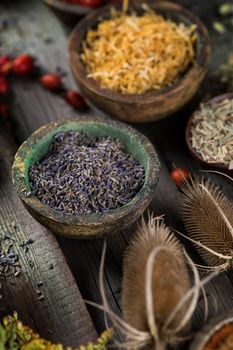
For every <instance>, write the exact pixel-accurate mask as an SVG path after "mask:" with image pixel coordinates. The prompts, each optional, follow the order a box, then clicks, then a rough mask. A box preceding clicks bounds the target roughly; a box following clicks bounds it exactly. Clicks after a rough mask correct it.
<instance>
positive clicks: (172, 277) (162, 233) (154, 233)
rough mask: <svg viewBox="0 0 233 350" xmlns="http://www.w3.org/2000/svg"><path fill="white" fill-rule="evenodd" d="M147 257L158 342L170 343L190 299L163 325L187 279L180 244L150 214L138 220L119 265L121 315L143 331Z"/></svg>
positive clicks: (147, 328) (145, 328)
mask: <svg viewBox="0 0 233 350" xmlns="http://www.w3.org/2000/svg"><path fill="white" fill-rule="evenodd" d="M153 251H154V252H156V255H155V254H153ZM153 255H154V259H153ZM150 259H153V261H152V264H150V266H151V287H152V305H153V308H154V313H153V315H152V317H153V318H154V320H155V323H156V325H157V330H158V337H159V338H160V339H162V341H163V340H164V341H165V342H167V341H168V342H170V340H171V342H172V338H175V337H176V336H178V335H179V333H180V332H177V334H176V332H173V331H174V330H175V329H177V328H179V325H180V324H181V321H182V319H183V318H184V316H185V314H186V312H187V309H188V307H189V304H190V300H188V301H187V302H186V303H184V305H183V306H182V307H181V308H180V309H179V310H178V311H177V313H176V315H175V317H174V318H173V319H172V321H171V322H169V325H167V327H164V326H165V323H166V321H167V320H168V319H169V316H170V315H171V314H172V312H173V311H174V308H175V307H176V306H177V305H178V303H179V302H180V300H181V299H182V297H183V296H184V295H185V294H186V293H187V292H188V290H189V288H190V280H189V275H188V270H187V265H186V258H185V255H184V253H183V250H182V246H181V245H180V243H179V241H178V240H177V239H176V237H175V236H174V234H173V233H172V232H171V230H170V229H169V228H168V227H166V226H165V224H164V222H163V220H161V219H158V218H153V217H150V218H149V221H148V223H146V222H145V221H144V220H143V221H142V224H141V226H140V227H139V229H138V232H137V234H136V236H135V238H133V240H132V242H131V244H130V246H129V248H128V250H127V252H126V254H125V257H124V265H123V271H124V276H123V285H122V308H123V314H124V317H125V319H126V321H127V322H128V323H129V324H130V325H131V326H133V327H134V328H136V329H138V330H140V331H144V332H150V331H151V329H150V325H149V324H148V313H147V302H148V300H147V298H148V293H147V288H146V284H147V276H148V273H147V272H148V263H149V260H150ZM169 338H171V339H169Z"/></svg>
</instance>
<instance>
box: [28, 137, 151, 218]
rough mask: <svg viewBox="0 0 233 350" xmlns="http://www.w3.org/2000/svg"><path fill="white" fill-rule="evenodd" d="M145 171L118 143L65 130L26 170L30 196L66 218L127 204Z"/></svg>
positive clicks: (105, 138)
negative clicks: (62, 213)
mask: <svg viewBox="0 0 233 350" xmlns="http://www.w3.org/2000/svg"><path fill="white" fill-rule="evenodd" d="M144 178H145V171H144V168H143V166H141V165H140V164H139V162H138V161H137V160H135V159H134V158H133V157H132V156H131V155H130V154H127V153H126V152H125V151H124V147H123V145H122V144H121V142H120V141H119V140H114V139H111V138H109V137H102V138H91V137H89V136H87V135H86V134H83V133H79V132H75V131H70V132H66V133H59V134H57V135H56V136H55V137H54V141H53V143H52V145H51V149H50V151H49V152H48V154H47V155H46V156H45V157H44V158H43V159H42V160H41V161H40V162H39V163H37V164H35V165H33V166H32V167H31V168H30V184H31V188H32V190H33V193H35V195H36V196H37V198H38V199H40V200H41V201H42V202H43V203H44V204H47V205H48V206H50V207H51V208H53V209H55V210H57V211H61V212H65V213H68V214H91V213H99V212H105V211H108V210H110V209H115V208H117V207H121V206H123V205H125V204H127V203H128V202H130V201H131V200H132V199H133V197H134V196H135V195H136V193H137V192H138V191H139V190H140V189H141V187H142V186H143V183H144Z"/></svg>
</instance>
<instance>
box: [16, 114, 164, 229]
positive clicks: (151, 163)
mask: <svg viewBox="0 0 233 350" xmlns="http://www.w3.org/2000/svg"><path fill="white" fill-rule="evenodd" d="M80 123H81V124H93V125H96V124H97V123H98V125H100V124H102V125H105V126H107V127H109V128H112V129H114V128H118V129H119V130H120V132H124V133H125V134H126V135H127V136H128V135H129V134H130V135H131V136H133V137H135V139H136V141H137V143H138V144H140V145H141V146H142V147H143V149H144V151H145V152H146V154H147V157H148V176H147V177H146V179H145V182H144V184H143V187H142V188H141V189H140V191H139V192H138V193H137V194H136V195H135V197H134V198H133V199H132V200H131V201H130V202H129V203H127V204H126V205H124V206H122V207H119V208H116V209H112V210H109V211H107V212H102V213H93V214H78V215H73V214H66V213H63V212H59V211H56V210H54V209H52V208H50V207H49V206H47V205H46V204H44V203H42V202H41V201H40V200H39V199H38V198H37V197H36V196H35V195H34V194H32V193H28V188H27V187H26V186H25V181H24V180H25V171H26V170H25V169H26V164H25V162H26V159H27V158H28V156H29V154H31V150H32V147H31V146H33V145H35V144H36V142H37V141H39V140H41V139H42V138H43V137H45V136H46V135H48V134H49V133H50V132H52V131H53V130H56V129H58V128H59V127H61V126H63V125H64V124H70V125H71V126H72V124H80ZM159 170H160V162H159V159H158V155H157V152H156V151H155V149H154V146H153V144H152V143H151V142H150V140H149V139H148V138H147V137H146V136H145V135H143V134H142V133H140V132H139V131H137V130H135V129H134V128H132V127H131V126H128V125H126V124H124V123H121V122H118V121H112V120H104V119H103V118H90V117H89V118H88V119H87V118H86V117H80V118H76V119H69V120H67V119H66V120H60V121H56V122H52V123H49V124H45V125H44V126H42V127H40V128H39V129H38V130H36V131H35V132H34V133H33V134H32V135H31V136H30V137H29V138H28V139H27V140H26V141H25V142H24V143H23V144H22V145H21V146H20V147H19V149H18V151H17V153H16V155H15V157H14V162H13V166H12V178H13V183H14V185H15V187H16V190H17V193H18V195H19V197H20V198H21V200H22V201H23V202H24V203H25V204H26V206H28V207H29V208H32V209H33V210H34V211H36V212H37V213H38V214H40V215H42V216H44V217H47V218H48V219H51V220H53V221H55V222H57V223H60V224H67V225H72V226H81V225H82V226H83V225H85V226H95V227H97V226H102V225H103V224H109V223H112V222H113V221H117V220H119V219H121V218H123V217H125V216H127V215H129V214H130V213H132V211H135V209H137V208H140V207H141V206H142V205H143V203H144V202H146V201H147V199H148V197H149V196H150V194H151V193H154V190H155V186H156V184H157V181H158V177H159Z"/></svg>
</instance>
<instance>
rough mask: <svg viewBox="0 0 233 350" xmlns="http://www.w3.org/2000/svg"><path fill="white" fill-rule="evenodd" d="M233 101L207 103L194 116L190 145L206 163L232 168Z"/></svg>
mask: <svg viewBox="0 0 233 350" xmlns="http://www.w3.org/2000/svg"><path fill="white" fill-rule="evenodd" d="M232 125H233V99H228V98H226V99H224V100H222V101H220V102H215V101H212V102H207V103H203V104H201V105H200V109H199V110H198V111H197V112H196V113H195V114H194V118H193V122H192V126H191V143H192V147H193V149H195V150H196V151H197V152H198V153H199V154H200V156H201V158H202V159H203V160H204V161H205V162H207V163H210V164H211V163H212V164H215V163H223V164H225V165H226V166H227V167H228V169H231V168H232V154H233V128H232Z"/></svg>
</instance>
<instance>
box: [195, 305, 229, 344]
mask: <svg viewBox="0 0 233 350" xmlns="http://www.w3.org/2000/svg"><path fill="white" fill-rule="evenodd" d="M227 325H230V326H231V329H228V331H227V332H226V334H225V336H226V335H230V334H231V333H232V328H233V316H232V311H231V312H229V313H228V316H225V317H223V316H221V317H218V318H217V319H214V320H213V321H212V322H210V323H209V324H207V326H205V327H204V328H203V330H201V331H200V332H199V333H198V334H197V335H196V337H195V338H194V341H193V342H192V344H191V346H190V350H206V349H208V350H209V349H217V347H216V346H218V345H219V344H216V346H214V347H212V346H211V347H208V348H206V346H207V345H208V343H209V342H210V341H211V340H212V339H213V337H214V335H215V334H218V332H221V330H222V329H223V328H224V327H225V326H227ZM221 339H222V340H224V336H223V335H222V337H221Z"/></svg>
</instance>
